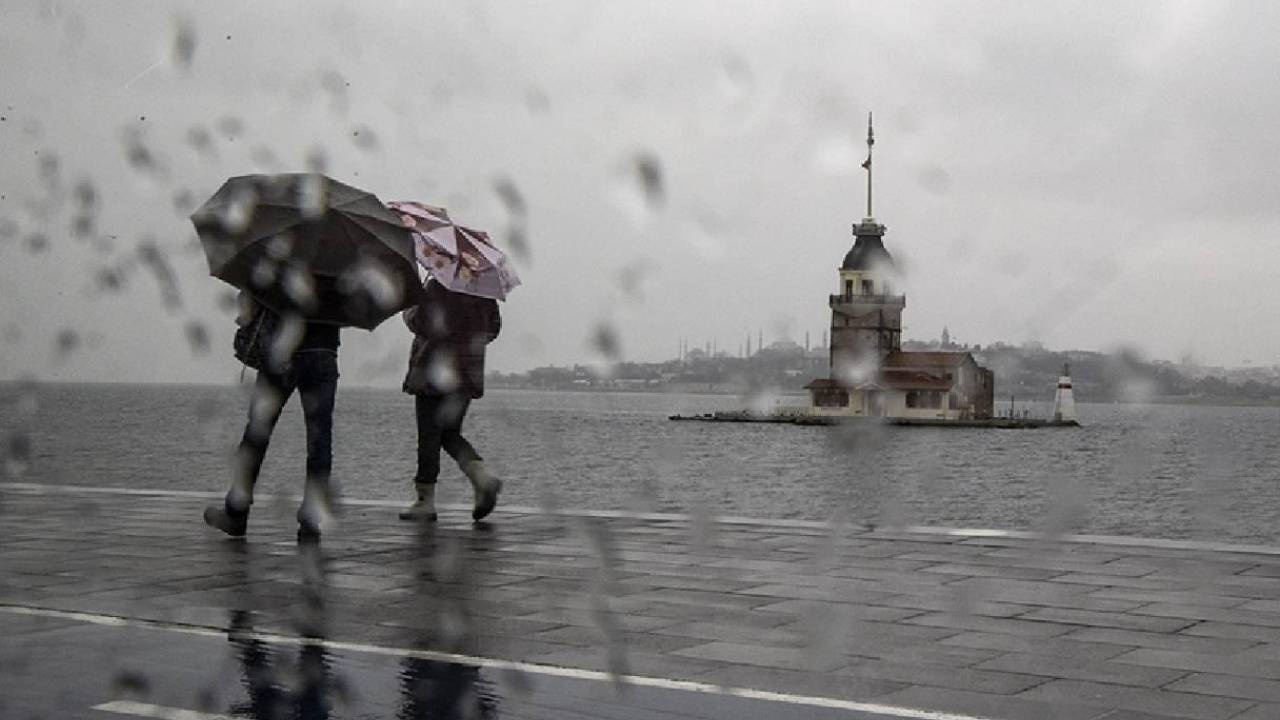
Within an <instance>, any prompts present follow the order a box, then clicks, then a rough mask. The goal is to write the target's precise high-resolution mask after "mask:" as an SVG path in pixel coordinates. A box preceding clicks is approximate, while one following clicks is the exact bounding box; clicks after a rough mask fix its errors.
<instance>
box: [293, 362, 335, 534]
mask: <svg viewBox="0 0 1280 720" xmlns="http://www.w3.org/2000/svg"><path fill="white" fill-rule="evenodd" d="M294 365H295V371H296V372H297V373H298V396H299V399H300V400H301V401H302V416H303V419H304V420H305V421H306V427H307V478H306V485H304V486H303V492H302V506H301V507H300V508H299V509H298V524H299V530H298V532H299V536H302V535H318V534H319V532H320V529H321V527H322V526H323V525H324V524H325V522H326V521H327V520H328V519H329V518H330V517H331V516H332V514H333V507H332V498H333V492H332V488H331V486H330V482H331V475H332V470H333V410H334V406H335V405H336V403H337V396H338V358H337V354H336V353H332V352H328V351H309V352H301V353H298V354H297V355H295V359H294Z"/></svg>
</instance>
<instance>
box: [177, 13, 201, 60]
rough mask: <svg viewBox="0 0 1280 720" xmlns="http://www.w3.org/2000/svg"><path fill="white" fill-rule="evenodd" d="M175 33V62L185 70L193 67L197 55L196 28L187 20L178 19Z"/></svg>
mask: <svg viewBox="0 0 1280 720" xmlns="http://www.w3.org/2000/svg"><path fill="white" fill-rule="evenodd" d="M174 24H175V28H174V33H173V62H174V64H175V65H177V66H178V67H180V68H182V69H183V70H187V69H189V68H190V67H191V61H192V60H193V59H194V58H195V55H196V29H195V26H193V25H192V24H191V23H190V22H188V21H186V20H177V21H176V22H175V23H174Z"/></svg>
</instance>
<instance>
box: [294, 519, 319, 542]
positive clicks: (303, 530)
mask: <svg viewBox="0 0 1280 720" xmlns="http://www.w3.org/2000/svg"><path fill="white" fill-rule="evenodd" d="M319 542H320V528H318V527H316V526H315V525H309V524H307V523H303V522H300V523H298V544H299V545H313V544H317V543H319Z"/></svg>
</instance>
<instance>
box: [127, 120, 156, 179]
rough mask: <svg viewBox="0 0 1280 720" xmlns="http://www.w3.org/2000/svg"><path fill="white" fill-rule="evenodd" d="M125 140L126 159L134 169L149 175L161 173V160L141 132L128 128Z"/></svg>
mask: <svg viewBox="0 0 1280 720" xmlns="http://www.w3.org/2000/svg"><path fill="white" fill-rule="evenodd" d="M123 142H124V151H125V159H126V160H127V161H128V162H129V165H130V166H131V167H132V168H133V169H134V170H136V171H137V172H140V173H144V174H147V175H158V174H160V173H161V169H160V161H159V159H158V158H157V157H156V155H155V153H154V152H152V151H151V148H150V147H148V146H147V144H146V142H145V140H144V138H143V136H142V133H141V132H139V131H138V130H136V129H134V128H130V129H128V130H127V131H126V132H125V135H124V140H123Z"/></svg>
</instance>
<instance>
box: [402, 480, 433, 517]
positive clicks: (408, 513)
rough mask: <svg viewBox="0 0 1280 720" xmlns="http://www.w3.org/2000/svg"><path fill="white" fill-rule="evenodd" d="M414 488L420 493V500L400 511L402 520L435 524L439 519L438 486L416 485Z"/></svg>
mask: <svg viewBox="0 0 1280 720" xmlns="http://www.w3.org/2000/svg"><path fill="white" fill-rule="evenodd" d="M413 487H414V489H415V490H417V492H418V499H417V500H416V501H414V503H413V504H412V505H410V506H409V507H407V508H405V509H404V510H401V511H400V519H401V520H410V521H413V522H435V521H436V518H437V515H436V484H435V483H414V484H413Z"/></svg>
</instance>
